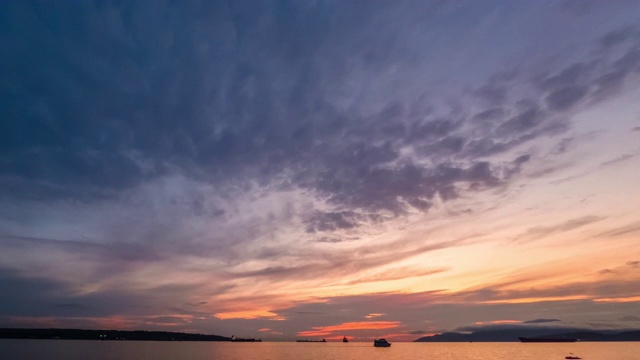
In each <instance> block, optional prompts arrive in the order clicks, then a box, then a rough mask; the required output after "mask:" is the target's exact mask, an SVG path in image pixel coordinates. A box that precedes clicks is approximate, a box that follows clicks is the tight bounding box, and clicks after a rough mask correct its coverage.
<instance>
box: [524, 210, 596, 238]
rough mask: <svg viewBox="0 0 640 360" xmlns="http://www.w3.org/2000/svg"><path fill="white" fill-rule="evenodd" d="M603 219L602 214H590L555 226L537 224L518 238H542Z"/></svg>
mask: <svg viewBox="0 0 640 360" xmlns="http://www.w3.org/2000/svg"><path fill="white" fill-rule="evenodd" d="M603 219H604V217H601V216H595V215H588V216H583V217H581V218H576V219H571V220H567V221H565V222H563V223H561V224H557V225H553V226H536V227H532V228H530V229H528V230H527V231H526V232H525V233H524V234H521V235H519V236H517V237H516V239H517V240H518V241H527V240H536V239H541V238H544V237H546V236H549V235H552V234H556V233H562V232H567V231H572V230H575V229H579V228H581V227H583V226H586V225H589V224H592V223H595V222H598V221H601V220H603Z"/></svg>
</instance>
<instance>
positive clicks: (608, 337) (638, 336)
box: [414, 328, 640, 342]
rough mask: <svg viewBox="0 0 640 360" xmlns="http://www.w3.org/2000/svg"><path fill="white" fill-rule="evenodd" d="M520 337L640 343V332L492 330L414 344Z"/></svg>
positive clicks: (439, 336)
mask: <svg viewBox="0 0 640 360" xmlns="http://www.w3.org/2000/svg"><path fill="white" fill-rule="evenodd" d="M518 337H546V338H549V337H550V338H573V339H578V340H580V341H640V330H631V331H610V330H599V331H593V330H586V329H560V330H555V331H554V330H550V329H548V328H547V329H531V328H526V329H491V330H477V331H474V332H471V333H460V332H445V333H442V334H437V335H433V336H424V337H421V338H419V339H416V340H414V342H509V341H519V340H518Z"/></svg>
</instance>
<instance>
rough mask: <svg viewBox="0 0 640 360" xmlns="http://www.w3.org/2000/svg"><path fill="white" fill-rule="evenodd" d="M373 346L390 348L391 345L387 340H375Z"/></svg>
mask: <svg viewBox="0 0 640 360" xmlns="http://www.w3.org/2000/svg"><path fill="white" fill-rule="evenodd" d="M373 346H375V347H389V346H391V343H390V342H388V341H387V340H386V339H374V340H373Z"/></svg>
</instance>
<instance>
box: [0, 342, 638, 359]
mask: <svg viewBox="0 0 640 360" xmlns="http://www.w3.org/2000/svg"><path fill="white" fill-rule="evenodd" d="M569 353H574V354H576V355H579V356H581V357H582V359H584V360H640V342H624V343H623V342H616V343H613V342H606V343H597V342H585V343H580V342H578V343H568V344H561V343H556V344H521V343H394V344H393V346H391V347H390V348H375V347H373V344H372V343H357V342H350V343H342V342H335V343H333V342H329V343H324V344H323V343H296V342H263V343H227V342H155V341H147V342H145V341H85V340H3V339H0V359H11V360H22V359H24V360H27V359H28V360H45V359H46V360H57V359H60V360H61V359H92V360H103V359H104V360H107V359H109V360H113V359H120V360H134V359H135V360H139V359H154V360H165V359H166V360H169V359H171V360H175V359H180V360H201V359H207V360H312V359H313V360H316V359H322V360H332V359H334V360H378V359H380V360H382V359H384V360H400V359H403V360H404V359H410V360H420V359H425V360H426V359H429V360H480V359H482V360H489V359H491V360H501V359H505V360H507V359H508V360H514V359H517V360H556V359H557V360H564V357H565V356H566V355H568V354H569Z"/></svg>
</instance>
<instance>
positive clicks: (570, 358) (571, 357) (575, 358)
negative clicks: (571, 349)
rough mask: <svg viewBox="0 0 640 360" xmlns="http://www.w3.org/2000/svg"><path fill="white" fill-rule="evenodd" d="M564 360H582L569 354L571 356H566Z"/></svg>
mask: <svg viewBox="0 0 640 360" xmlns="http://www.w3.org/2000/svg"><path fill="white" fill-rule="evenodd" d="M564 358H565V359H567V360H579V359H582V358H581V357H580V356H576V355H574V354H573V353H569V355H568V356H565V357H564Z"/></svg>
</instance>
